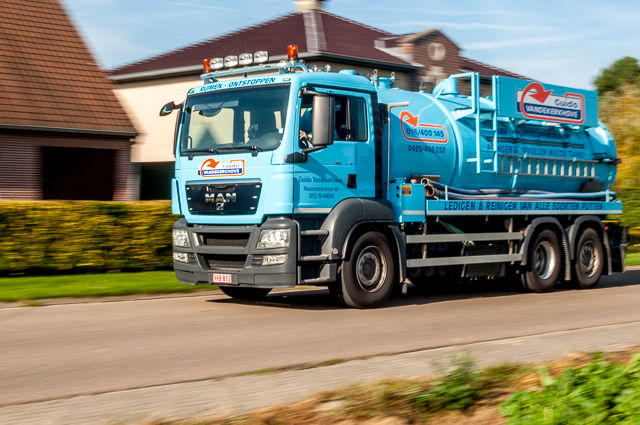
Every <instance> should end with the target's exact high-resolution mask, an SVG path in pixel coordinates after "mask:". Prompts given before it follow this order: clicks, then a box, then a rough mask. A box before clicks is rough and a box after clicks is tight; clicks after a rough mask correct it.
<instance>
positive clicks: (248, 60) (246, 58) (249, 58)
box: [238, 53, 253, 66]
mask: <svg viewBox="0 0 640 425" xmlns="http://www.w3.org/2000/svg"><path fill="white" fill-rule="evenodd" d="M238 63H239V64H240V65H243V66H245V65H251V64H252V63H253V55H252V54H251V53H242V54H241V55H240V56H238Z"/></svg>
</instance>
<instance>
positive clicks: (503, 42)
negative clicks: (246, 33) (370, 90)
mask: <svg viewBox="0 0 640 425" xmlns="http://www.w3.org/2000/svg"><path fill="white" fill-rule="evenodd" d="M62 2H63V4H64V5H65V7H66V8H67V10H68V11H69V12H70V14H71V16H72V19H73V20H74V22H75V23H76V26H77V27H78V28H79V30H80V32H81V33H82V35H83V37H84V38H85V40H86V41H87V43H88V45H89V48H90V49H91V51H92V52H93V54H94V56H95V58H96V59H97V61H98V63H99V64H100V65H101V66H102V67H104V68H106V69H112V68H116V67H118V66H121V65H125V64H128V63H131V62H135V61H138V60H141V59H145V58H148V57H153V56H156V55H159V54H162V53H165V52H168V51H172V50H175V49H178V48H181V47H185V46H188V45H191V44H194V43H197V42H199V41H203V40H207V39H210V38H214V37H216V36H220V35H223V34H226V33H229V32H232V31H236V30H238V29H242V28H245V27H248V26H252V25H255V24H259V23H261V22H264V21H266V20H269V19H273V18H276V17H278V16H282V15H285V14H288V13H291V12H293V11H294V10H295V8H294V3H293V0H236V1H228V0H224V1H222V0H62ZM396 4H397V6H396ZM324 8H325V10H326V11H328V12H331V13H334V14H336V15H340V16H344V17H346V18H349V19H352V20H355V21H358V22H361V23H364V24H366V25H369V26H373V27H376V28H380V29H382V30H385V31H388V32H391V33H394V34H406V33H413V32H418V31H421V30H424V29H426V28H433V27H436V28H439V29H440V30H441V31H442V32H443V33H445V34H446V35H447V36H448V37H449V38H450V39H452V40H453V41H454V42H455V43H456V44H457V45H458V46H459V47H461V48H462V55H463V56H466V57H468V58H471V59H475V60H478V61H481V62H484V63H487V64H489V65H493V66H497V67H500V68H503V69H506V70H509V71H512V72H515V73H518V74H521V75H524V76H527V77H530V78H532V79H536V80H540V81H543V82H546V83H550V84H557V85H565V86H571V87H576V88H583V89H593V80H594V78H595V77H596V76H597V75H598V74H599V73H600V71H601V70H602V69H603V68H606V67H607V66H609V65H610V64H611V63H613V62H614V61H616V60H617V59H620V58H622V57H624V56H632V57H635V58H640V1H637V0H617V1H615V0H610V1H600V0H579V1H576V0H537V1H526V2H525V1H516V0H510V1H508V0H483V1H473V0H453V1H452V0H403V1H402V2H400V3H395V2H381V1H375V0H329V1H326V2H325V6H324ZM286 44H287V41H286V40H283V46H285V45H286ZM283 48H284V47H283ZM240 53H241V52H240ZM212 55H214V53H213V52H212Z"/></svg>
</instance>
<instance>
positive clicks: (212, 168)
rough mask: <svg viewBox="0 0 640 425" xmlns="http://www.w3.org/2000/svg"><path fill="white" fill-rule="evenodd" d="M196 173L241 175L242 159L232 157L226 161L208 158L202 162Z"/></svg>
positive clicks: (204, 174) (242, 168) (212, 175)
mask: <svg viewBox="0 0 640 425" xmlns="http://www.w3.org/2000/svg"><path fill="white" fill-rule="evenodd" d="M198 174H199V175H200V176H202V177H223V176H243V175H244V160H243V159H232V160H230V161H228V162H221V161H216V160H215V159H213V158H209V159H207V160H206V161H204V162H203V163H202V165H201V166H200V170H198Z"/></svg>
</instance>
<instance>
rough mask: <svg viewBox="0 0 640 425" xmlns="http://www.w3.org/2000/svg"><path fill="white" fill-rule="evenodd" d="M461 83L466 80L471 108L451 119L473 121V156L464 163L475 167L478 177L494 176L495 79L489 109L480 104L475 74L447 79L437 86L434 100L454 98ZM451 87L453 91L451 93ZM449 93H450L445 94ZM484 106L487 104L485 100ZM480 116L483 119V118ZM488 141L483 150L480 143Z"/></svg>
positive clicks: (456, 113)
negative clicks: (488, 123) (483, 174)
mask: <svg viewBox="0 0 640 425" xmlns="http://www.w3.org/2000/svg"><path fill="white" fill-rule="evenodd" d="M461 79H465V80H466V79H469V83H470V86H471V95H470V96H469V99H470V100H471V105H470V106H469V107H464V108H460V109H457V110H455V111H453V117H454V118H455V119H456V120H461V119H463V118H470V119H473V120H474V122H475V142H476V151H475V156H474V157H471V158H467V162H475V163H476V171H477V172H478V173H494V174H497V173H498V113H497V111H496V103H495V99H496V84H495V76H494V77H493V80H492V84H491V86H492V96H493V101H492V102H493V103H492V104H490V105H488V106H487V105H486V104H485V105H484V106H483V105H481V104H480V75H479V74H478V73H477V72H463V73H460V74H453V75H450V76H449V77H448V78H447V80H450V81H447V80H445V81H443V82H442V83H440V87H441V88H439V89H438V88H436V90H435V97H436V98H437V97H439V96H440V95H442V94H454V93H456V94H457V81H458V80H461ZM452 87H455V88H454V89H452ZM447 89H449V91H450V92H451V93H445V92H446V91H447ZM487 102H490V101H489V100H487ZM483 114H484V116H483ZM487 114H488V115H489V116H488V117H486V115H487ZM486 121H489V122H490V126H489V127H488V128H487V127H482V125H481V124H482V123H483V122H486ZM486 140H491V142H490V145H489V146H488V148H487V146H486V144H485V143H484V141H486Z"/></svg>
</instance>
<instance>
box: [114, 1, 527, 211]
mask: <svg viewBox="0 0 640 425" xmlns="http://www.w3.org/2000/svg"><path fill="white" fill-rule="evenodd" d="M295 3H296V6H297V8H298V10H297V11H296V12H293V13H290V14H288V15H285V16H281V17H279V18H276V19H274V20H271V21H267V22H264V23H261V24H258V25H255V26H252V27H249V28H243V29H240V30H238V31H235V32H232V33H229V34H225V35H222V36H219V37H216V38H213V39H210V40H207V41H203V42H201V43H197V44H194V45H191V46H187V47H185V48H182V49H179V50H174V51H171V52H168V53H165V54H162V55H159V56H155V57H152V58H149V59H145V60H142V61H139V62H135V63H131V64H128V65H125V66H122V67H120V68H117V69H114V70H112V71H111V79H112V80H113V81H114V83H115V84H116V90H115V92H116V94H117V95H118V97H119V98H120V100H121V101H122V103H123V104H124V105H125V107H126V108H127V110H128V111H129V113H130V115H131V116H132V118H133V120H134V123H135V125H136V127H137V128H138V129H140V131H141V134H140V136H139V137H138V139H137V142H136V145H135V146H134V147H133V153H132V161H133V162H134V164H135V165H136V167H137V171H138V173H139V176H140V180H141V183H142V185H141V194H142V197H143V198H156V197H168V196H169V184H168V180H167V179H168V178H170V176H171V175H172V172H173V169H172V167H173V159H174V158H173V152H172V146H173V141H172V138H173V134H174V128H173V127H174V123H175V121H174V120H175V118H174V119H166V118H161V117H159V116H158V110H159V109H160V107H161V106H162V105H163V104H164V103H166V102H168V101H170V100H174V101H176V102H179V101H182V99H184V97H185V93H186V92H187V90H188V89H189V88H191V87H194V86H197V85H199V84H201V80H200V79H199V76H200V74H201V73H202V59H203V58H210V57H224V56H227V55H235V54H240V53H243V52H255V51H258V50H266V51H268V52H269V54H270V61H271V62H277V61H279V60H281V59H284V58H286V46H287V45H288V44H297V45H298V51H299V56H300V58H301V59H304V60H305V61H306V62H307V64H309V65H319V66H324V65H326V64H329V65H331V68H332V70H334V71H337V70H340V69H355V70H356V71H357V72H358V73H362V74H364V75H367V74H369V73H371V72H372V71H373V70H374V69H377V70H378V73H379V75H382V76H388V75H390V74H391V73H394V74H395V76H396V86H397V87H400V88H404V89H410V90H417V89H418V88H423V89H425V90H430V89H432V88H433V87H434V86H435V84H437V83H438V82H439V81H441V80H442V79H444V78H445V77H446V76H447V75H450V74H455V73H459V72H466V71H477V72H479V73H480V74H481V75H482V76H483V77H484V79H483V80H481V92H482V94H485V95H486V94H488V85H487V82H488V77H489V76H490V75H494V74H497V75H507V76H512V77H516V78H518V77H520V78H523V77H521V76H519V75H516V74H513V73H511V72H508V71H505V70H502V69H498V68H494V67H491V66H489V65H486V64H483V63H480V62H477V61H474V60H471V59H468V58H465V57H464V56H461V55H460V50H461V49H460V47H458V46H457V45H456V44H455V43H454V42H453V41H452V40H451V39H449V38H448V37H447V36H446V35H445V34H444V33H442V32H441V31H440V30H438V29H437V28H432V29H428V30H426V31H421V32H418V33H415V34H402V35H398V34H391V33H388V32H386V31H382V30H380V29H376V28H372V27H370V26H367V25H365V24H362V23H359V22H355V21H352V20H349V19H347V18H344V17H341V16H337V15H334V14H331V13H328V12H326V11H324V10H322V0H296V1H295ZM482 82H483V84H482Z"/></svg>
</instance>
